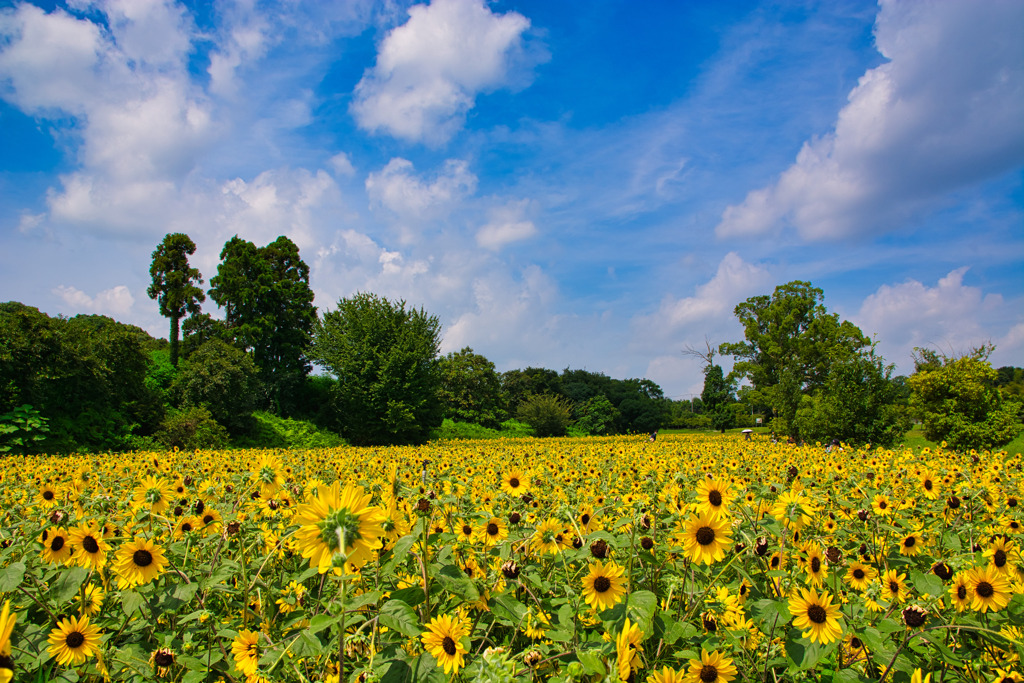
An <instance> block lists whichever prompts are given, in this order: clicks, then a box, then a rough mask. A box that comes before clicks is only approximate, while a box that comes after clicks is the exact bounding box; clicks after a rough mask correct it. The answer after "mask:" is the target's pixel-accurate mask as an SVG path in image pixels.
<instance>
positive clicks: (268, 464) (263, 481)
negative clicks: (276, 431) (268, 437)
mask: <svg viewBox="0 0 1024 683" xmlns="http://www.w3.org/2000/svg"><path fill="white" fill-rule="evenodd" d="M252 477H253V479H255V480H256V482H257V483H258V484H259V485H260V496H262V497H263V498H265V499H270V498H273V497H274V494H275V493H277V492H278V491H279V490H280V489H281V487H282V486H284V477H282V476H281V461H280V460H279V459H278V458H277V457H276V456H274V455H271V454H269V453H268V454H264V455H262V456H260V459H259V460H258V461H257V462H256V468H255V471H254V472H253V473H252Z"/></svg>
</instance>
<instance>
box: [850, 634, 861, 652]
mask: <svg viewBox="0 0 1024 683" xmlns="http://www.w3.org/2000/svg"><path fill="white" fill-rule="evenodd" d="M862 644H863V643H861V642H860V638H858V637H857V636H854V637H853V638H850V647H852V648H853V649H854V650H859V649H860V646H861V645H862Z"/></svg>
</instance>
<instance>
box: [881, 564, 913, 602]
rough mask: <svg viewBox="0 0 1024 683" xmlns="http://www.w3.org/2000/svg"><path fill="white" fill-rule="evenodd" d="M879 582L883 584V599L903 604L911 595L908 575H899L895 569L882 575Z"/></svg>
mask: <svg viewBox="0 0 1024 683" xmlns="http://www.w3.org/2000/svg"><path fill="white" fill-rule="evenodd" d="M879 582H880V583H881V584H882V597H883V598H885V599H886V600H888V601H890V602H898V603H901V602H903V601H905V600H906V599H907V597H908V596H909V595H910V588H908V587H907V575H906V574H897V573H896V570H895V569H890V570H889V571H887V572H886V573H885V574H884V575H882V577H881V578H880V579H879Z"/></svg>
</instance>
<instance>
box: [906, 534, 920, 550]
mask: <svg viewBox="0 0 1024 683" xmlns="http://www.w3.org/2000/svg"><path fill="white" fill-rule="evenodd" d="M916 543H917V539H916V538H914V537H913V536H907V537H906V538H904V539H903V547H904V548H913V547H914V544H916Z"/></svg>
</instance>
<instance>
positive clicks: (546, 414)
mask: <svg viewBox="0 0 1024 683" xmlns="http://www.w3.org/2000/svg"><path fill="white" fill-rule="evenodd" d="M571 416H572V408H571V406H570V404H569V401H568V399H566V398H564V397H562V396H555V395H554V394H534V395H532V396H530V397H529V398H527V399H526V400H525V401H523V402H522V403H521V404H519V409H518V410H517V411H516V417H517V418H518V419H519V420H520V421H522V422H525V423H526V424H528V425H530V426H531V427H533V431H534V434H535V435H536V436H565V430H566V429H567V428H568V427H569V422H570V421H571Z"/></svg>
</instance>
